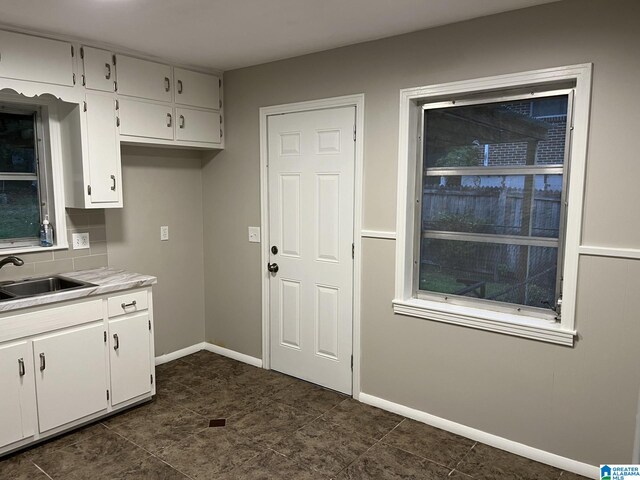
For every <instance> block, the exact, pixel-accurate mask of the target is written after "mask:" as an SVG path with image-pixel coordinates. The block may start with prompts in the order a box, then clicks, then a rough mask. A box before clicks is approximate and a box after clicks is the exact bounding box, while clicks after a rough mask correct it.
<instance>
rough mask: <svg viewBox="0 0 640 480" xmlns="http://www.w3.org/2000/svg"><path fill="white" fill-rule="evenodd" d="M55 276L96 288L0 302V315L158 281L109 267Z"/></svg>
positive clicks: (138, 286) (149, 276)
mask: <svg viewBox="0 0 640 480" xmlns="http://www.w3.org/2000/svg"><path fill="white" fill-rule="evenodd" d="M56 275H60V276H62V277H66V278H71V279H73V280H80V281H83V282H88V283H93V284H94V285H96V286H95V287H86V288H79V289H77V290H66V291H65V290H63V291H60V292H53V293H47V294H44V295H38V296H34V297H24V298H15V299H13V300H4V301H1V302H0V313H2V312H8V311H11V310H18V309H22V308H28V307H35V306H38V305H46V304H48V303H56V302H63V301H65V300H73V299H74V298H84V297H91V296H94V295H102V294H104V293H110V292H117V291H120V290H129V289H132V288H141V287H148V286H150V285H154V284H156V283H157V282H158V279H157V278H156V277H153V276H151V275H141V274H139V273H133V272H127V271H126V270H118V269H115V268H109V267H104V268H95V269H93V270H82V271H79V272H68V273H60V274H56ZM34 278H35V277H34Z"/></svg>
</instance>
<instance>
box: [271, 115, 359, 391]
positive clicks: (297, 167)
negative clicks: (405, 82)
mask: <svg viewBox="0 0 640 480" xmlns="http://www.w3.org/2000/svg"><path fill="white" fill-rule="evenodd" d="M354 125H355V107H340V108H332V109H326V110H314V111H308V112H300V113H291V114H286V115H274V116H270V117H268V123H267V130H268V148H269V153H268V171H269V236H270V245H269V248H270V265H271V266H272V267H271V269H272V270H275V267H273V264H277V272H271V273H270V274H269V275H270V280H269V282H270V285H269V286H270V330H271V331H270V335H271V338H270V347H271V368H273V369H274V370H278V371H280V372H283V373H286V374H289V375H293V376H295V377H298V378H302V379H304V380H308V381H310V382H313V383H317V384H319V385H323V386H325V387H329V388H332V389H334V390H337V391H340V392H344V393H347V394H351V379H352V375H351V353H352V347H353V345H352V323H353V308H352V306H353V259H352V245H353V217H354V213H353V208H354V204H353V202H354V169H355V141H354V138H353V131H354ZM276 249H277V253H274V252H275V251H276Z"/></svg>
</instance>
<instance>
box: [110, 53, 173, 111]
mask: <svg viewBox="0 0 640 480" xmlns="http://www.w3.org/2000/svg"><path fill="white" fill-rule="evenodd" d="M116 67H117V69H118V71H117V80H118V84H117V92H118V94H119V95H128V96H131V97H138V98H146V99H149V100H158V101H160V102H171V100H172V97H173V93H172V87H173V85H172V75H171V67H170V66H169V65H165V64H163V63H156V62H150V61H148V60H140V59H139V58H133V57H128V56H126V55H116Z"/></svg>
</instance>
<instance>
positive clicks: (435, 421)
mask: <svg viewBox="0 0 640 480" xmlns="http://www.w3.org/2000/svg"><path fill="white" fill-rule="evenodd" d="M359 400H360V401H361V402H362V403H366V404H368V405H372V406H374V407H378V408H381V409H383V410H388V411H389V412H393V413H397V414H398V415H402V416H404V417H407V418H411V419H413V420H417V421H419V422H422V423H426V424H427V425H431V426H433V427H436V428H440V429H442V430H446V431H448V432H451V433H455V434H456V435H462V436H463V437H467V438H470V439H472V440H475V441H477V442H482V443H485V444H487V445H490V446H492V447H495V448H499V449H501V450H506V451H507V452H511V453H515V454H516V455H520V456H522V457H526V458H530V459H531V460H535V461H536V462H540V463H546V464H547V465H551V466H554V467H556V468H560V469H562V470H566V471H568V472H573V473H577V474H579V475H583V476H585V477H590V478H600V476H599V474H600V469H599V468H598V467H594V466H593V465H588V464H586V463H582V462H578V461H577V460H571V459H570V458H565V457H561V456H560V455H556V454H555V453H550V452H546V451H544V450H540V449H538V448H534V447H530V446H528V445H524V444H522V443H518V442H514V441H513V440H508V439H506V438H503V437H499V436H497V435H492V434H491V433H487V432H483V431H482V430H477V429H475V428H471V427H467V426H466V425H462V424H460V423H456V422H452V421H451V420H446V419H444V418H441V417H436V416H435V415H431V414H429V413H426V412H423V411H421V410H416V409H414V408H410V407H406V406H404V405H400V404H399V403H394V402H390V401H388V400H384V399H382V398H379V397H374V396H373V395H369V394H368V393H363V392H360V395H359Z"/></svg>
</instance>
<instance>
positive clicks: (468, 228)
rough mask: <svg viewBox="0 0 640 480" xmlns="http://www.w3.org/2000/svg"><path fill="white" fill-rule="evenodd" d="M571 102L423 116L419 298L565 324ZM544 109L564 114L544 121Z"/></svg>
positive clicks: (458, 108)
mask: <svg viewBox="0 0 640 480" xmlns="http://www.w3.org/2000/svg"><path fill="white" fill-rule="evenodd" d="M570 95H571V91H570V90H568V91H561V92H557V91H556V92H543V93H538V94H527V95H525V96H519V97H518V96H516V97H515V98H513V97H506V98H500V99H498V98H494V99H483V100H481V101H478V100H470V101H467V102H464V101H463V102H460V101H457V102H456V103H454V104H452V103H449V104H446V105H442V103H435V104H429V103H428V104H425V105H424V106H423V115H422V125H423V127H422V130H423V135H422V138H423V139H424V140H423V148H422V162H421V163H422V169H421V175H420V177H421V178H422V185H421V192H420V195H421V206H422V208H421V225H420V229H419V231H418V235H419V239H418V243H419V245H420V260H419V263H418V266H417V270H418V291H419V292H420V294H421V295H425V296H429V295H430V294H440V295H445V296H451V295H453V296H456V297H461V298H462V297H465V298H467V299H470V298H472V299H474V300H476V299H477V300H482V301H483V302H484V304H485V305H487V306H491V307H493V308H498V307H500V308H509V307H511V308H514V309H515V310H516V311H521V310H522V308H525V307H526V308H528V309H529V310H530V311H531V313H532V314H534V313H535V314H539V315H542V316H544V315H545V314H546V315H548V316H551V317H556V316H559V315H560V309H559V308H558V304H559V302H558V300H559V299H560V296H561V294H562V292H561V290H560V287H561V281H560V279H561V278H562V266H561V265H559V263H561V260H562V249H561V246H560V239H561V237H562V232H563V230H564V222H563V218H564V208H563V205H564V192H565V189H564V177H565V174H566V172H565V153H566V151H567V150H566V148H565V145H566V142H567V136H568V133H569V126H570V122H567V111H568V108H569V101H568V100H569V97H570ZM461 104H463V105H461ZM540 104H542V105H543V106H546V105H549V104H554V105H556V104H557V105H560V106H563V107H564V110H558V115H559V116H558V117H557V118H558V120H555V118H556V117H548V118H546V117H545V119H544V120H540V119H538V118H535V117H534V116H533V114H532V112H534V111H536V110H539V109H540V107H539V106H540Z"/></svg>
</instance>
